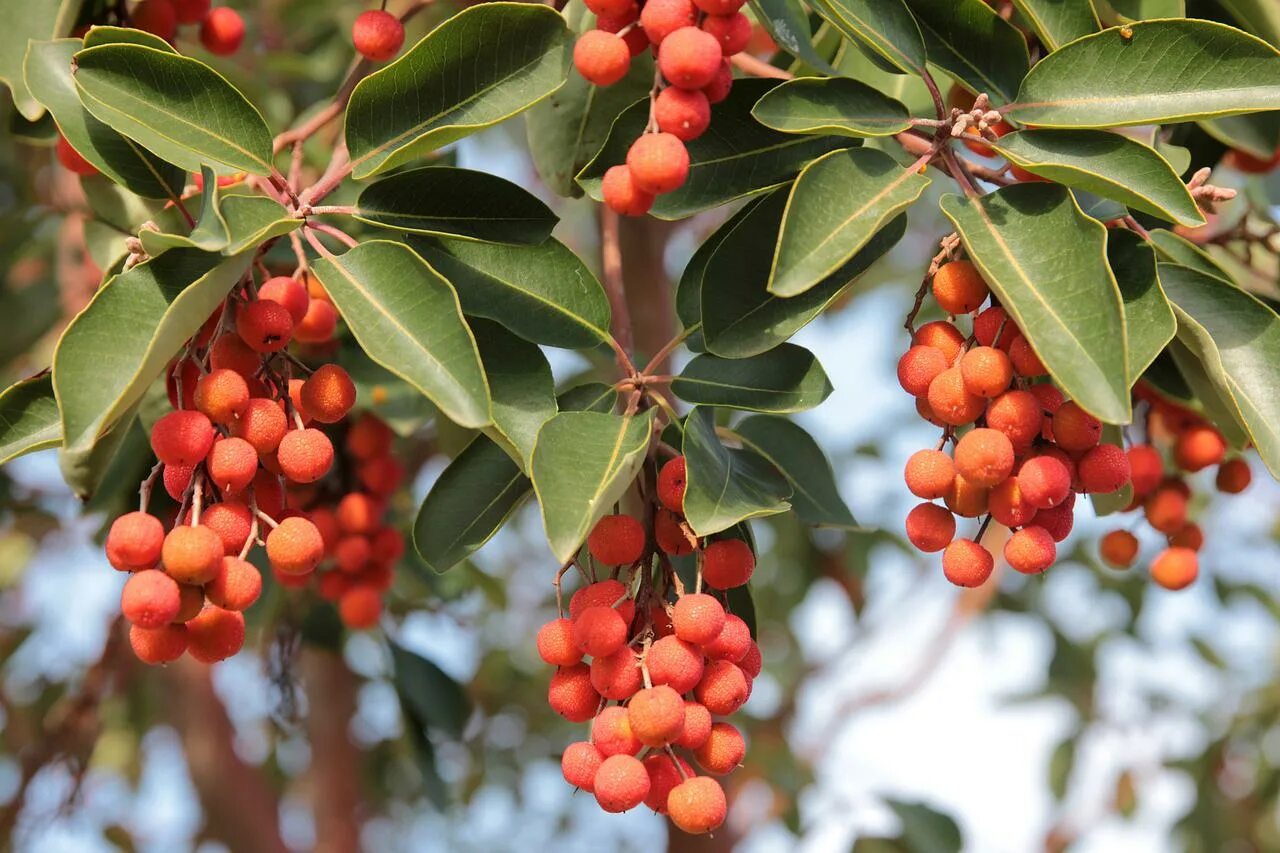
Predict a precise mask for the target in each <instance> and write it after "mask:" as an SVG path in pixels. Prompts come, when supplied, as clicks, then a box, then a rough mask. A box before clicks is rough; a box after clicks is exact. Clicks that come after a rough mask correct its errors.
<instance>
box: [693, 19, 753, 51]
mask: <svg viewBox="0 0 1280 853" xmlns="http://www.w3.org/2000/svg"><path fill="white" fill-rule="evenodd" d="M702 30H703V32H705V33H709V34H710V35H712V36H713V37H714V38H715V40H716V43H717V44H719V45H720V52H721V53H722V54H723V55H724V56H733V55H734V54H735V53H741V52H742V51H744V50H746V48H747V45H748V44H750V42H751V21H749V20H747V16H746V15H744V14H742V13H741V12H734V13H733V14H731V15H708V16H707V17H706V19H705V20H703V22H702Z"/></svg>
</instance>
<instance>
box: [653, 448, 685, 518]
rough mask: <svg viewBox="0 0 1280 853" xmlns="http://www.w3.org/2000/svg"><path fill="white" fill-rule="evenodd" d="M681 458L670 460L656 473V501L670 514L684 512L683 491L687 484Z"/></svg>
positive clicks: (683, 463)
mask: <svg viewBox="0 0 1280 853" xmlns="http://www.w3.org/2000/svg"><path fill="white" fill-rule="evenodd" d="M685 471H686V468H685V462H684V457H683V456H677V457H676V458H675V459H672V460H670V461H669V462H667V463H666V464H665V465H663V466H662V469H661V470H660V471H658V500H659V501H661V502H662V505H663V506H665V507H666V508H667V509H669V510H671V511H672V512H684V490H685V487H686V486H687V485H688V484H689V482H688V479H687V477H686V475H685Z"/></svg>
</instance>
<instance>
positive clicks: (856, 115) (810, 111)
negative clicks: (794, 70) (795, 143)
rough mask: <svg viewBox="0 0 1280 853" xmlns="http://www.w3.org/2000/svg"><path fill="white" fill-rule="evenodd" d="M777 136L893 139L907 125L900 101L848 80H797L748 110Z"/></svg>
mask: <svg viewBox="0 0 1280 853" xmlns="http://www.w3.org/2000/svg"><path fill="white" fill-rule="evenodd" d="M751 115H752V116H754V117H755V120H756V121H758V122H760V123H761V124H763V125H764V126H765V127H770V128H773V129H774V130H776V131H779V132H781V133H832V134H836V135H837V136H853V137H867V136H892V135H893V134H895V133H901V132H902V131H904V130H906V129H907V128H908V127H910V126H911V122H910V121H909V120H908V119H910V117H911V115H910V113H908V112H907V108H906V105H904V104H903V103H902V102H901V101H898V100H895V99H893V98H890V97H889V96H888V95H883V94H881V93H880V92H878V91H877V90H875V89H873V88H871V87H870V86H868V85H867V84H866V83H860V82H858V81H857V80H851V79H850V78H848V77H799V78H797V79H795V80H788V81H787V82H785V83H783V84H782V85H780V86H776V87H775V88H773V89H770V90H769V91H768V92H766V93H765V95H764V97H762V98H761V99H760V100H759V101H757V102H756V105H755V106H754V107H752V108H751Z"/></svg>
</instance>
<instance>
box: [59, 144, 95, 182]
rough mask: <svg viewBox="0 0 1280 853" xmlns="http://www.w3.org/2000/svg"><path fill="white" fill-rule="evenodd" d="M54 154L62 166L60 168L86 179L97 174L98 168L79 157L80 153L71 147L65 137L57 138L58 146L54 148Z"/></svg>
mask: <svg viewBox="0 0 1280 853" xmlns="http://www.w3.org/2000/svg"><path fill="white" fill-rule="evenodd" d="M54 154H55V155H57V157H58V162H59V163H61V164H62V168H64V169H66V170H67V171H69V172H74V173H76V174H77V175H82V176H86V177H87V176H89V175H96V174H98V167H97V166H95V165H93V164H92V163H90V162H89V161H88V160H86V159H84V158H83V157H81V156H80V152H79V151H77V150H76V149H75V148H73V147H72V145H71V143H70V142H68V141H67V138H66V137H65V136H59V137H58V144H57V145H56V146H55V147H54Z"/></svg>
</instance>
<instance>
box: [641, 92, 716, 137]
mask: <svg viewBox="0 0 1280 853" xmlns="http://www.w3.org/2000/svg"><path fill="white" fill-rule="evenodd" d="M653 117H654V120H655V121H656V122H657V123H658V129H659V130H661V131H663V132H664V133H670V134H671V135H672V136H675V137H677V138H679V139H681V140H683V141H685V142H689V141H691V140H694V139H697V138H698V137H699V136H701V135H702V134H703V133H705V132H706V129H707V127H708V126H710V124H711V102H710V101H708V100H707V96H706V95H705V94H704V93H702V92H701V91H699V90H697V89H692V90H691V89H681V88H679V87H678V86H668V87H667V88H665V89H663V90H662V91H661V92H659V93H658V97H657V98H656V99H654V102H653Z"/></svg>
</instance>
